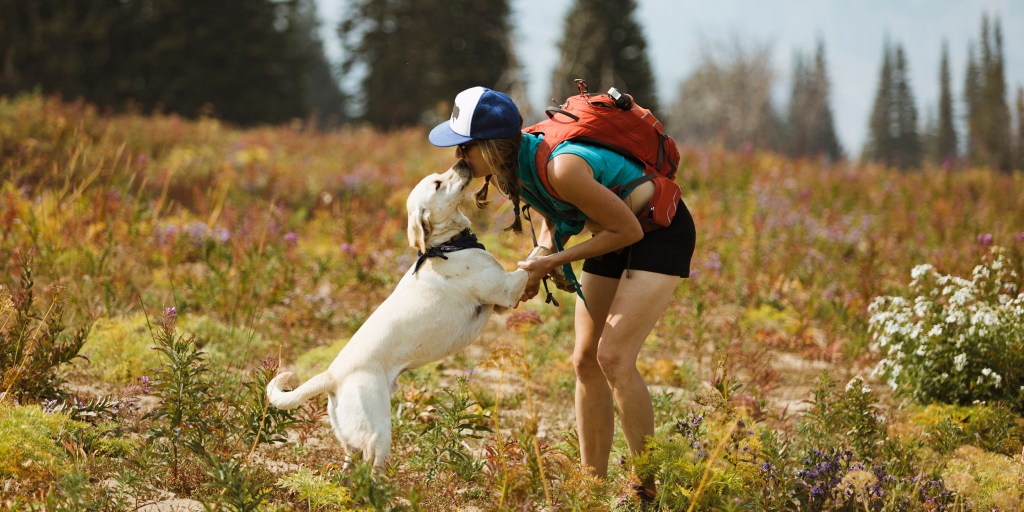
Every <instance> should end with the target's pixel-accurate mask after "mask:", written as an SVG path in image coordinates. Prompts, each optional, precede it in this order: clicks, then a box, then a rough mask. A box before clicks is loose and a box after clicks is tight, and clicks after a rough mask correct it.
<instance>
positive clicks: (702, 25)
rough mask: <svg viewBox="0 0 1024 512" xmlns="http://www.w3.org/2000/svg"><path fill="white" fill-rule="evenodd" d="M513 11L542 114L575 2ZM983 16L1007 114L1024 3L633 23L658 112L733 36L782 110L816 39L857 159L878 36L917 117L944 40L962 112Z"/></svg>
mask: <svg viewBox="0 0 1024 512" xmlns="http://www.w3.org/2000/svg"><path fill="white" fill-rule="evenodd" d="M480 1H487V0H480ZM344 2H345V0H317V4H318V7H319V9H320V14H321V18H322V20H323V21H324V25H323V26H322V34H323V36H324V40H325V42H326V44H327V48H328V56H329V57H330V58H331V59H339V58H340V57H341V50H340V48H339V47H338V45H337V42H336V37H335V27H337V23H338V21H339V19H340V17H341V15H342V12H343V9H344V7H343V6H344ZM511 5H512V22H513V25H514V30H515V37H514V38H513V41H515V43H516V48H515V51H516V54H517V56H518V58H519V60H520V62H521V63H522V64H523V71H524V72H525V79H526V82H527V95H528V97H529V98H530V103H531V106H532V107H533V108H534V110H535V111H540V110H543V108H544V107H545V106H547V105H548V104H549V103H550V99H549V98H548V97H547V96H549V94H550V77H551V72H552V70H553V69H554V66H555V63H556V61H557V59H558V41H559V39H560V38H561V35H562V27H563V24H564V21H565V15H566V13H567V12H568V9H569V7H570V6H571V5H572V0H511ZM985 13H988V15H989V16H990V17H994V16H998V17H999V18H1000V21H1001V25H1002V31H1003V48H1004V53H1005V58H1006V82H1007V91H1008V93H1007V102H1008V103H1009V105H1010V108H1011V110H1013V106H1014V101H1016V90H1017V88H1018V87H1024V0H711V1H708V0H638V8H637V11H636V20H637V21H638V22H639V23H640V25H641V26H642V27H643V28H644V32H645V36H646V38H647V51H648V58H649V59H650V61H651V66H652V67H653V69H654V76H655V80H656V82H657V91H658V99H659V102H660V103H661V105H663V106H667V105H670V104H671V103H672V102H674V101H676V99H677V97H678V91H679V88H680V86H681V84H682V82H683V81H684V80H685V79H686V78H687V76H689V75H690V74H691V73H692V72H693V71H694V70H695V67H696V65H697V64H698V61H699V55H700V50H701V48H702V46H703V45H704V44H705V43H707V42H709V41H710V42H721V41H728V40H731V39H733V38H739V39H740V40H741V41H744V42H747V43H753V44H768V45H770V47H771V48H772V54H773V57H772V59H773V61H772V63H773V67H774V69H775V71H776V75H777V77H778V82H777V88H776V89H777V90H776V96H777V97H776V100H777V101H776V106H777V107H783V106H784V105H785V101H786V98H787V97H788V90H789V78H790V75H791V74H792V62H793V60H794V55H795V53H796V52H802V53H804V54H805V55H810V54H812V53H813V51H814V49H815V47H816V44H817V41H818V40H821V41H823V42H824V45H825V58H826V64H827V70H828V73H829V79H830V80H831V84H832V90H831V92H832V94H831V105H832V111H833V116H834V118H835V123H836V131H837V132H838V134H839V139H840V142H841V143H842V144H843V147H844V148H845V149H846V151H847V153H848V154H854V155H856V154H858V153H859V152H860V150H861V147H862V145H863V143H864V140H865V138H866V136H867V125H868V116H869V115H870V112H871V106H872V103H873V102H874V94H875V89H876V87H877V85H878V73H879V70H880V68H881V63H882V46H883V43H884V41H885V38H886V37H888V38H889V40H890V41H892V42H893V43H898V44H901V45H902V46H903V47H904V49H905V51H906V53H907V62H908V67H909V71H910V75H911V88H912V90H913V93H914V98H915V100H916V101H917V105H918V118H919V119H920V120H922V121H923V120H924V119H925V118H926V117H927V115H928V112H934V111H936V110H937V103H938V97H939V79H938V77H939V64H940V61H941V57H942V44H943V41H945V42H947V43H948V45H949V59H950V70H951V73H952V81H951V82H952V83H951V85H952V87H953V98H954V102H955V103H954V112H955V113H956V114H957V115H958V116H959V115H963V106H962V100H963V93H962V90H963V80H964V70H965V68H966V65H967V49H968V45H969V44H970V42H971V41H974V42H977V41H978V39H979V38H980V33H981V18H982V16H983V15H984V14H985ZM481 85H490V84H481ZM457 93H458V91H453V92H452V97H453V98H454V96H455V94H457ZM663 108H664V107H663ZM961 133H962V132H961Z"/></svg>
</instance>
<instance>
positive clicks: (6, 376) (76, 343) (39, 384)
mask: <svg viewBox="0 0 1024 512" xmlns="http://www.w3.org/2000/svg"><path fill="white" fill-rule="evenodd" d="M34 287H35V282H34V281H33V279H32V263H31V258H30V257H25V258H24V259H23V260H22V264H21V288H20V289H19V290H16V291H15V292H14V293H11V292H9V291H8V290H6V289H4V288H3V287H0V393H4V394H6V393H11V394H12V395H13V396H15V397H17V398H23V399H32V398H51V399H53V398H58V397H60V396H61V395H62V394H63V392H62V390H61V379H60V378H59V376H58V374H57V369H58V367H60V366H61V365H63V364H65V363H68V362H69V361H71V360H72V359H74V358H75V357H77V356H78V352H79V350H81V348H82V345H83V344H84V343H85V338H86V336H87V335H88V333H89V327H88V326H83V327H80V328H78V329H77V330H75V331H69V330H68V328H67V327H66V326H65V325H64V301H65V297H64V289H63V288H62V287H61V286H59V285H58V286H53V287H51V288H50V290H49V295H50V297H49V299H50V303H49V304H48V305H45V306H43V308H40V307H38V306H39V305H38V304H37V297H36V294H35V290H34ZM44 308H45V309H44ZM0 396H2V395H0Z"/></svg>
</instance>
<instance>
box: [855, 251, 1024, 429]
mask: <svg viewBox="0 0 1024 512" xmlns="http://www.w3.org/2000/svg"><path fill="white" fill-rule="evenodd" d="M1020 290H1021V287H1020V281H1019V276H1018V275H1017V272H1015V271H1014V270H1013V264H1012V262H1011V261H1010V259H1009V258H1008V256H1007V253H1006V251H1004V250H1002V249H999V248H994V249H993V250H992V251H991V253H990V256H989V257H988V258H987V261H985V262H983V263H982V264H981V265H978V266H976V267H975V268H974V272H973V277H972V279H971V280H967V279H963V278H959V277H955V276H948V275H943V274H940V273H938V272H937V271H936V270H935V268H934V267H932V266H931V265H928V264H924V265H918V266H917V267H914V269H913V271H912V272H911V281H910V291H911V294H912V295H913V296H912V297H911V298H909V299H907V298H903V297H898V296H884V297H878V298H876V299H875V300H874V301H873V302H872V304H871V306H870V307H869V311H870V313H871V318H870V321H869V324H870V331H871V335H872V337H873V339H874V341H875V342H876V343H877V346H878V348H879V349H880V350H881V351H882V352H883V354H884V356H885V357H884V358H883V359H882V360H881V361H880V362H879V363H878V365H877V366H876V368H875V372H876V373H877V374H880V375H882V376H884V377H885V378H886V379H888V381H889V384H890V385H891V386H892V387H893V388H895V389H899V390H901V391H903V392H906V393H908V394H910V395H911V396H913V397H914V398H915V399H917V400H920V401H921V402H924V403H930V402H934V401H939V402H946V403H956V404H970V403H974V402H978V401H981V402H984V401H989V400H995V401H1005V402H1007V403H1009V404H1011V406H1012V407H1013V408H1014V409H1016V410H1017V411H1018V412H1020V411H1024V293H1021V292H1020ZM1014 294H1016V295H1014Z"/></svg>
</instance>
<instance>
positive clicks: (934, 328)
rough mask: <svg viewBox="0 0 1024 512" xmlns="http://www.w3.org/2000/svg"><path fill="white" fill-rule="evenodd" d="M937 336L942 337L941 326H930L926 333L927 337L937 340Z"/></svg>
mask: <svg viewBox="0 0 1024 512" xmlns="http://www.w3.org/2000/svg"><path fill="white" fill-rule="evenodd" d="M939 336H942V324H935V325H933V326H932V329H931V330H930V331H928V337H930V338H938V337H939Z"/></svg>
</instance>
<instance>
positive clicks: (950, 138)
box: [931, 43, 957, 167]
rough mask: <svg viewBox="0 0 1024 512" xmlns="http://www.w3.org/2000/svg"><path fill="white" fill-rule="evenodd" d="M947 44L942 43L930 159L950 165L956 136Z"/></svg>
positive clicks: (954, 153)
mask: <svg viewBox="0 0 1024 512" xmlns="http://www.w3.org/2000/svg"><path fill="white" fill-rule="evenodd" d="M949 82H950V76H949V46H948V45H947V44H945V43H943V45H942V63H941V64H940V66H939V119H938V123H937V125H936V126H935V132H934V134H933V136H934V143H933V144H934V145H933V146H932V153H931V155H932V161H933V162H934V163H936V164H938V165H943V166H946V167H948V166H951V165H953V163H955V162H956V159H957V136H956V128H955V127H954V125H953V94H952V91H950V85H949Z"/></svg>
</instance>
